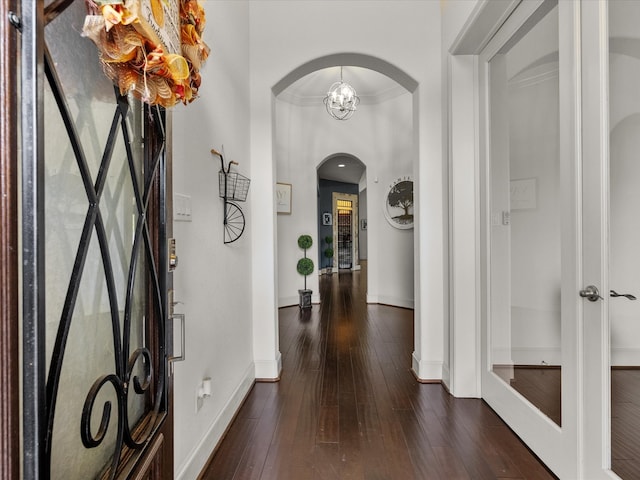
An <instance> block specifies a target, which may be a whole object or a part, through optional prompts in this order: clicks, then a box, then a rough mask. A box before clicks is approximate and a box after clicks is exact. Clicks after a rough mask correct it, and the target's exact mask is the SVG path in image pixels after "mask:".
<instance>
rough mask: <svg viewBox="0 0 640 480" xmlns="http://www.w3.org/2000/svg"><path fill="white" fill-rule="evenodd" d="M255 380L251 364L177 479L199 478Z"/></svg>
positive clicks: (191, 479) (180, 470)
mask: <svg viewBox="0 0 640 480" xmlns="http://www.w3.org/2000/svg"><path fill="white" fill-rule="evenodd" d="M254 380H255V369H254V366H253V365H251V366H250V367H249V368H248V369H247V371H246V372H245V373H244V376H243V378H242V380H241V381H240V384H239V385H238V387H237V388H236V389H235V391H234V392H233V394H232V395H231V397H230V398H229V401H228V402H227V403H226V404H225V406H224V408H223V409H222V410H221V411H220V414H219V415H218V416H217V417H216V419H215V420H214V422H213V423H212V424H211V427H210V428H209V430H208V431H207V433H206V434H205V436H204V437H203V438H202V440H201V441H200V443H198V444H197V445H196V446H195V447H194V449H193V451H192V452H191V454H189V456H188V457H187V459H186V460H185V462H184V464H183V465H181V466H180V468H178V469H176V471H177V472H178V473H177V475H176V477H175V478H176V479H177V480H193V479H195V478H198V475H200V472H202V469H203V468H204V467H205V465H206V463H207V460H209V457H210V456H211V453H212V452H213V449H214V448H215V446H216V445H217V444H218V442H219V441H220V439H221V438H222V436H223V435H224V432H225V431H226V430H227V427H228V426H229V424H230V423H231V421H232V420H233V417H234V416H235V414H236V412H237V411H238V410H239V409H240V406H241V405H242V401H243V400H244V398H245V397H246V396H247V393H248V392H249V390H250V389H251V387H252V386H253V382H254Z"/></svg>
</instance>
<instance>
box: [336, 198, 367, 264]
mask: <svg viewBox="0 0 640 480" xmlns="http://www.w3.org/2000/svg"><path fill="white" fill-rule="evenodd" d="M338 200H345V201H348V202H351V211H352V212H353V213H352V215H351V237H352V241H351V258H352V260H353V261H352V262H351V271H356V270H360V254H359V250H360V243H359V239H360V231H359V229H358V225H359V223H360V216H359V205H358V201H359V198H358V195H357V194H355V193H340V192H333V194H332V205H333V245H334V246H335V255H334V256H333V268H334V269H335V271H336V272H338V273H340V268H339V267H340V264H339V261H338Z"/></svg>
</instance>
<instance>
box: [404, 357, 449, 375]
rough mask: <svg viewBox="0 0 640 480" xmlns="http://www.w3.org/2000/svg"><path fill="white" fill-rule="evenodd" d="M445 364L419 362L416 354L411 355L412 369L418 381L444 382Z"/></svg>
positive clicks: (428, 361) (430, 361)
mask: <svg viewBox="0 0 640 480" xmlns="http://www.w3.org/2000/svg"><path fill="white" fill-rule="evenodd" d="M443 367H444V363H443V362H440V361H432V360H419V359H418V357H417V356H416V352H413V353H412V354H411V369H412V370H413V373H415V375H416V377H418V380H421V381H430V380H442V370H443Z"/></svg>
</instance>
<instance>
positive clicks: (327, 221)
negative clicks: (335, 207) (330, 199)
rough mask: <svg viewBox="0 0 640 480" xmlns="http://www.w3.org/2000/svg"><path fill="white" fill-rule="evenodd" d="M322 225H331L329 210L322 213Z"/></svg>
mask: <svg viewBox="0 0 640 480" xmlns="http://www.w3.org/2000/svg"><path fill="white" fill-rule="evenodd" d="M322 225H333V215H331V213H329V212H324V213H323V214H322Z"/></svg>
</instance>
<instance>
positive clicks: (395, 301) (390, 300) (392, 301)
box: [376, 295, 415, 309]
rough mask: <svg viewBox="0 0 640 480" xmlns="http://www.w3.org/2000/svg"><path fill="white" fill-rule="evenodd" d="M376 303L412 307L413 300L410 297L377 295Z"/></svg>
mask: <svg viewBox="0 0 640 480" xmlns="http://www.w3.org/2000/svg"><path fill="white" fill-rule="evenodd" d="M376 303H382V304H384V305H391V306H392V307H401V308H410V309H413V307H414V305H415V302H414V300H413V299H412V298H399V297H392V296H387V295H378V301H377V302H376Z"/></svg>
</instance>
